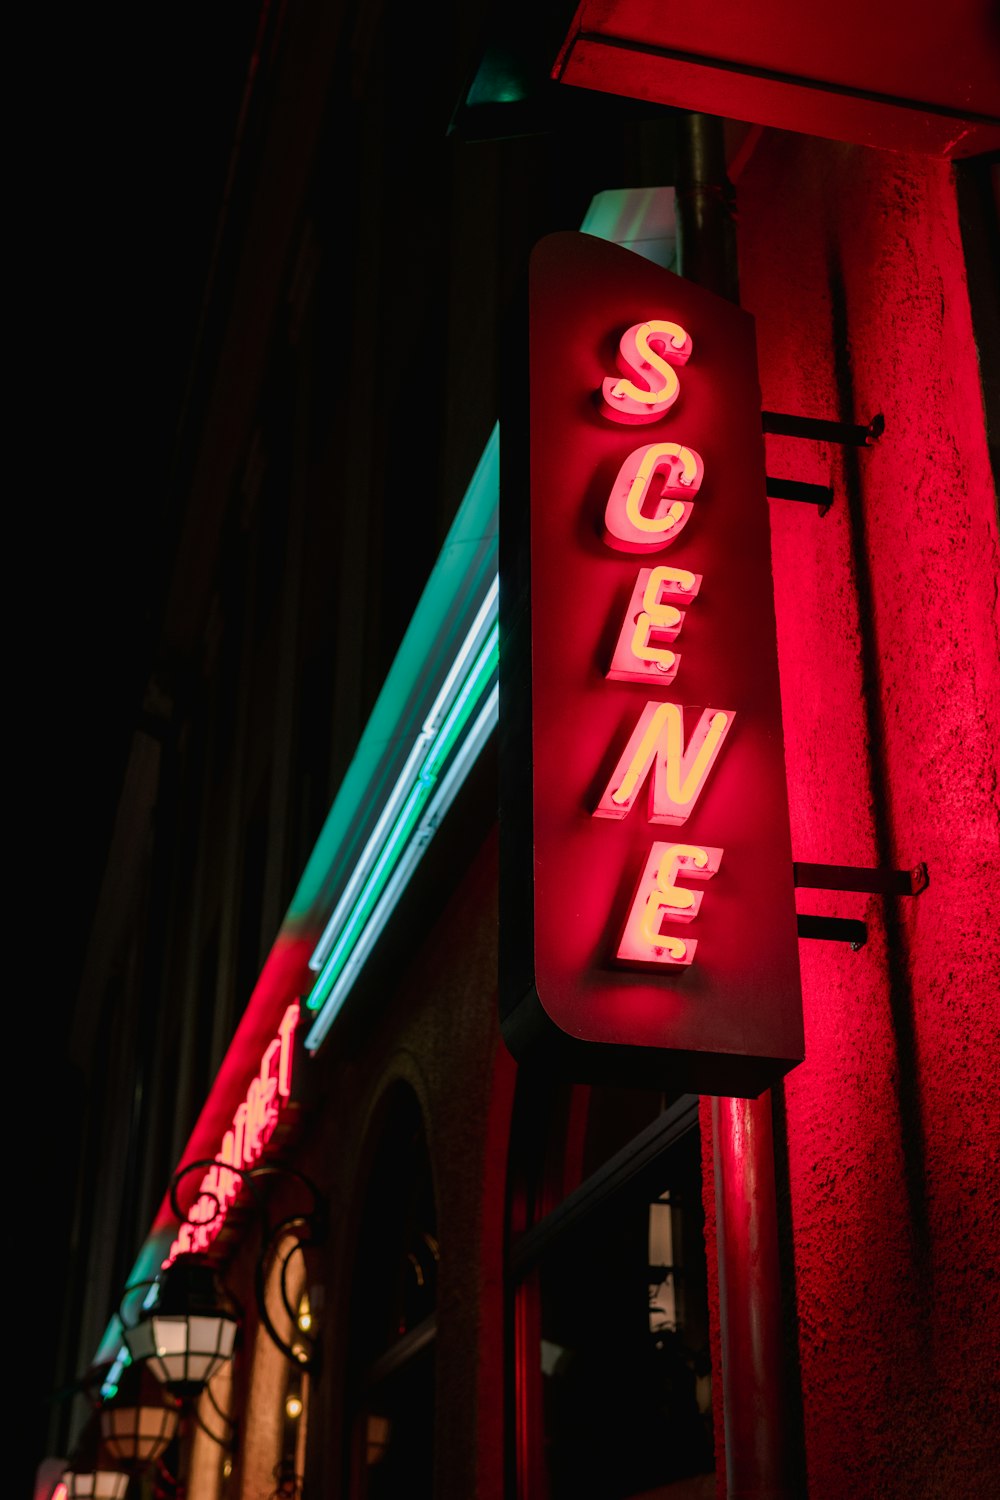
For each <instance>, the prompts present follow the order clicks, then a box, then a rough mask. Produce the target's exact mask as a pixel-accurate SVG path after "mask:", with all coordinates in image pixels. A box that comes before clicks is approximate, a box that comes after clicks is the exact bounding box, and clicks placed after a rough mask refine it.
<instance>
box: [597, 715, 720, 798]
mask: <svg viewBox="0 0 1000 1500" xmlns="http://www.w3.org/2000/svg"><path fill="white" fill-rule="evenodd" d="M733 718H734V714H733V712H732V710H730V709H718V708H706V709H703V711H702V714H701V718H700V719H699V720H698V722H697V724H696V725H695V727H694V731H693V732H692V735H691V738H690V739H689V740H688V743H687V747H686V748H685V747H684V711H683V709H682V708H681V707H680V706H679V704H676V703H647V704H646V707H645V708H644V709H643V711H642V713H641V715H640V716H639V722H638V723H637V724H636V726H635V728H634V729H633V731H632V737H631V739H630V740H629V742H628V744H627V745H626V746H625V751H624V754H623V755H622V757H621V759H620V760H619V762H618V764H617V766H616V767H615V769H614V773H613V775H612V777H611V780H610V781H609V782H608V784H607V786H606V788H605V790H604V795H603V796H602V797H601V800H600V802H599V803H598V804H597V806H596V807H595V808H594V817H595V818H624V817H625V816H626V814H627V813H629V812H630V811H631V810H632V808H633V806H634V805H635V800H636V796H637V794H638V791H639V788H640V787H641V785H642V783H643V782H644V781H645V779H646V776H647V774H648V773H649V771H650V769H652V771H653V779H652V783H651V786H650V793H649V813H648V817H649V821H650V822H651V823H684V822H686V820H687V818H688V817H689V816H690V813H691V810H692V808H693V807H694V805H695V803H696V802H697V800H698V796H699V794H700V792H701V789H702V787H703V786H704V785H705V782H706V780H707V779H708V774H709V772H710V771H711V769H712V767H713V766H714V764H715V761H716V758H717V756H718V754H719V751H720V749H721V748H722V742H723V740H724V739H725V737H726V735H727V734H728V733H729V730H730V727H731V725H732V722H733Z"/></svg>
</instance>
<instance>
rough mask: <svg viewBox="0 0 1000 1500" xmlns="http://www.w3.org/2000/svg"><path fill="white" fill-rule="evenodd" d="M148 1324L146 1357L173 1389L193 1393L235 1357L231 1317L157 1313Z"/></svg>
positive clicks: (158, 1376)
mask: <svg viewBox="0 0 1000 1500" xmlns="http://www.w3.org/2000/svg"><path fill="white" fill-rule="evenodd" d="M149 1324H150V1335H151V1336H150V1339H149V1346H150V1352H149V1354H148V1355H146V1356H145V1358H146V1361H147V1363H148V1365H149V1368H150V1369H151V1370H152V1372H153V1374H154V1375H155V1376H156V1378H157V1379H158V1380H161V1381H162V1382H163V1384H164V1385H165V1386H167V1387H168V1389H170V1390H175V1391H178V1392H183V1393H184V1394H193V1393H194V1392H195V1391H197V1390H200V1389H201V1387H202V1386H204V1385H207V1384H208V1382H209V1381H210V1380H211V1378H212V1376H213V1375H215V1374H216V1372H217V1371H218V1370H220V1369H221V1368H222V1366H223V1365H224V1364H225V1363H226V1360H228V1359H231V1358H232V1354H233V1346H234V1344H235V1341H236V1323H235V1321H234V1320H233V1319H231V1318H228V1317H224V1316H221V1315H220V1316H218V1317H190V1318H184V1317H180V1318H172V1317H170V1318H168V1317H158V1316H157V1315H156V1314H155V1313H154V1315H153V1316H152V1317H151V1318H150V1319H149ZM143 1357H144V1356H143V1355H142V1354H138V1358H143Z"/></svg>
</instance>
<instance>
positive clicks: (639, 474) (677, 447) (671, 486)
mask: <svg viewBox="0 0 1000 1500" xmlns="http://www.w3.org/2000/svg"><path fill="white" fill-rule="evenodd" d="M704 474H705V465H704V464H703V463H702V461H701V456H700V455H699V454H697V453H696V452H695V451H694V449H693V448H685V447H684V445H683V444H682V443H647V445H646V447H645V448H636V449H634V450H633V451H632V452H631V453H630V454H629V456H628V458H627V459H626V460H625V462H624V463H623V464H622V466H621V468H620V469H619V470H618V477H617V479H616V480H615V482H614V484H613V485H612V487H611V494H610V495H609V496H608V503H607V505H606V506H605V509H604V541H605V543H606V545H607V546H609V547H613V548H614V549H615V551H616V552H657V551H659V550H660V548H661V547H668V546H669V545H670V543H671V542H672V541H674V540H675V539H676V538H677V537H678V536H680V534H681V532H682V531H683V530H684V527H685V526H686V525H687V523H688V518H689V517H690V515H691V501H692V500H693V499H694V497H695V495H696V494H697V493H698V491H699V489H700V488H701V481H702V479H703V478H704ZM657 475H659V476H660V481H661V482H660V492H659V494H658V495H655V496H654V497H653V503H652V505H650V504H649V498H650V491H651V490H652V489H653V488H654V481H655V479H656V477H657Z"/></svg>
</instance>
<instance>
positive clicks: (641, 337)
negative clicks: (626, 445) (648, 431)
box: [601, 319, 691, 422]
mask: <svg viewBox="0 0 1000 1500" xmlns="http://www.w3.org/2000/svg"><path fill="white" fill-rule="evenodd" d="M690 357H691V337H690V335H689V334H688V333H686V332H685V330H684V329H683V328H682V327H681V326H680V324H679V323H668V322H664V321H663V320H660V319H657V320H655V321H653V320H651V321H650V322H648V323H633V325H632V327H631V328H629V329H626V331H625V332H624V333H623V334H622V336H621V341H620V342H619V345H618V368H619V370H621V372H622V375H623V376H624V377H625V379H623V380H613V379H611V377H610V376H609V377H608V379H607V380H604V381H602V383H601V394H602V395H603V397H604V406H603V408H602V410H603V412H604V415H605V416H606V417H610V418H611V420H612V421H613V422H656V421H658V420H659V419H660V417H662V416H663V415H664V413H665V412H668V411H669V410H670V408H671V407H672V406H673V404H674V402H675V401H676V400H677V397H678V395H679V394H680V381H679V380H678V379H677V373H676V371H675V370H674V369H673V366H674V365H686V364H687V362H688V360H689V358H690ZM630 375H635V376H636V377H637V378H638V379H639V380H641V381H642V382H643V383H642V385H636V384H635V381H633V380H630V379H629V378H628V377H629V376H630Z"/></svg>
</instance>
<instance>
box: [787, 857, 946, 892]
mask: <svg viewBox="0 0 1000 1500" xmlns="http://www.w3.org/2000/svg"><path fill="white" fill-rule="evenodd" d="M792 871H793V879H794V883H795V885H796V887H797V888H798V889H801V888H803V887H805V888H807V889H809V890H813V891H868V892H869V893H870V894H871V895H874V896H919V895H920V892H921V891H924V890H926V889H927V885H928V880H929V877H928V874H927V866H926V865H925V864H924V863H923V862H921V863H920V864H918V865H914V866H913V868H912V869H911V870H878V869H875V870H873V869H871V868H870V867H869V866H866V865H809V864H801V863H800V862H799V861H797V860H796V862H795V863H794V864H793V865H792Z"/></svg>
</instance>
